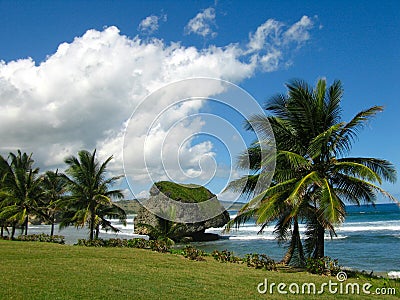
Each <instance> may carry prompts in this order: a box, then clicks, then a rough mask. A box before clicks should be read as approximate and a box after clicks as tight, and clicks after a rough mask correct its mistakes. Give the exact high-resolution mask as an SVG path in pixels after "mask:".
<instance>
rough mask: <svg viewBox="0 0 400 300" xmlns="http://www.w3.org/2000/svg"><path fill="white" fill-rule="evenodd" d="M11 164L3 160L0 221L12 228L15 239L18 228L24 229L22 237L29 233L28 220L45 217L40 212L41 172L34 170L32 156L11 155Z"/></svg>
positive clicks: (12, 236)
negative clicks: (37, 216)
mask: <svg viewBox="0 0 400 300" xmlns="http://www.w3.org/2000/svg"><path fill="white" fill-rule="evenodd" d="M9 157H10V159H11V162H10V163H8V161H7V160H6V159H4V158H3V157H2V156H0V166H1V167H0V169H1V170H2V173H3V176H2V178H1V189H0V198H1V199H2V210H1V213H0V219H2V220H4V221H5V222H6V223H8V224H11V226H12V232H11V238H14V233H15V227H16V226H17V225H22V228H23V231H22V233H23V234H24V233H25V235H26V234H27V233H28V223H29V222H28V221H29V220H28V218H29V215H31V214H38V215H41V211H40V209H39V206H40V201H41V199H42V196H43V191H42V189H41V179H40V177H39V176H38V173H39V168H33V163H34V161H33V159H32V154H30V155H27V154H26V153H23V154H22V153H21V151H20V150H18V152H17V154H14V153H10V155H9Z"/></svg>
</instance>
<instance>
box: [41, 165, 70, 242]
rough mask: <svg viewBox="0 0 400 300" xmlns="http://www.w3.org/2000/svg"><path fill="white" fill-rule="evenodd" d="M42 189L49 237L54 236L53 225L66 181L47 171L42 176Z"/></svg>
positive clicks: (55, 173)
mask: <svg viewBox="0 0 400 300" xmlns="http://www.w3.org/2000/svg"><path fill="white" fill-rule="evenodd" d="M42 187H43V204H44V207H43V211H45V212H46V216H47V218H46V219H47V221H49V222H50V224H51V231H50V235H51V236H53V235H54V225H55V223H56V213H57V212H58V211H60V209H61V208H60V202H61V201H62V200H63V197H64V195H65V192H66V181H65V178H64V176H62V175H61V174H59V173H58V170H56V171H55V172H53V171H47V172H46V173H45V174H44V175H43V176H42Z"/></svg>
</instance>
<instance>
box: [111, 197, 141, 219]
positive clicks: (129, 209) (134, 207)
mask: <svg viewBox="0 0 400 300" xmlns="http://www.w3.org/2000/svg"><path fill="white" fill-rule="evenodd" d="M114 203H115V204H117V205H118V206H119V207H121V208H122V209H123V210H125V212H126V214H128V215H131V214H136V213H137V212H138V211H139V208H140V206H141V205H140V202H139V201H138V200H136V199H132V200H120V201H116V202H114Z"/></svg>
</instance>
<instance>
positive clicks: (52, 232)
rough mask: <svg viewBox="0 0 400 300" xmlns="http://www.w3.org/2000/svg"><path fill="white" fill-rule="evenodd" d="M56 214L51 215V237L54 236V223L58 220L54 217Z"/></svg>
mask: <svg viewBox="0 0 400 300" xmlns="http://www.w3.org/2000/svg"><path fill="white" fill-rule="evenodd" d="M54 215H55V214H54V213H53V214H52V215H51V230H50V236H53V235H54V223H55V222H56V218H55V216H54Z"/></svg>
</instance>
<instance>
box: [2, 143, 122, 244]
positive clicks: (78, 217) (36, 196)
mask: <svg viewBox="0 0 400 300" xmlns="http://www.w3.org/2000/svg"><path fill="white" fill-rule="evenodd" d="M111 159H112V156H110V157H109V158H107V159H106V160H105V161H104V162H103V163H100V162H99V161H98V159H97V158H96V150H94V151H93V153H90V152H88V151H86V150H81V151H79V153H78V157H75V156H70V157H67V158H66V159H65V163H66V164H67V166H68V168H67V169H66V171H65V174H64V173H59V172H58V170H56V171H55V172H53V171H47V172H46V173H44V174H42V175H41V174H39V168H35V167H34V160H33V158H32V154H30V155H28V154H26V153H22V152H21V151H20V150H18V151H17V154H14V153H10V154H9V157H8V159H5V158H4V157H3V156H1V155H0V227H1V237H2V238H3V237H5V233H7V236H8V237H9V238H10V239H14V237H15V231H16V229H17V228H21V230H22V235H27V234H28V225H29V218H30V217H32V216H35V217H38V218H40V219H41V220H43V221H45V222H47V223H48V224H51V225H52V226H51V232H50V236H53V234H54V224H55V223H56V220H57V219H58V220H59V223H60V228H64V227H67V226H75V227H84V226H86V225H87V227H88V228H89V239H90V240H93V239H94V238H98V235H99V231H100V228H102V229H105V230H112V231H114V232H117V231H118V229H117V228H115V227H114V226H113V225H112V224H111V222H110V221H109V219H114V218H118V219H119V220H120V221H121V222H122V223H125V222H126V213H125V211H124V210H123V209H122V208H120V207H119V206H118V205H117V204H115V203H114V202H112V199H121V198H122V197H123V195H122V192H121V191H120V190H112V189H110V188H111V186H112V185H113V184H114V183H115V182H116V181H117V180H119V179H120V178H121V176H114V177H109V178H108V177H107V174H106V171H107V164H108V163H109V162H110V161H111Z"/></svg>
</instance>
